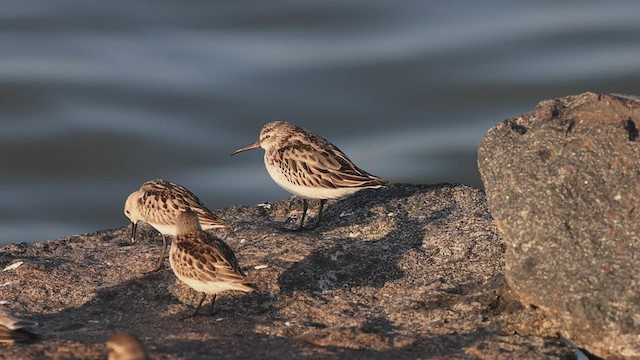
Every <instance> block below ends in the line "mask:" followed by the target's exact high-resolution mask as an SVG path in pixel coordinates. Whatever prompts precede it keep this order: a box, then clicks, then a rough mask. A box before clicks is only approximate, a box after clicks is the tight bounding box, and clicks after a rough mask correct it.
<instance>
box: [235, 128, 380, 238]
mask: <svg viewBox="0 0 640 360" xmlns="http://www.w3.org/2000/svg"><path fill="white" fill-rule="evenodd" d="M259 147H261V148H263V149H264V150H265V153H264V165H265V167H266V168H267V171H268V172H269V175H271V178H272V179H273V181H275V182H276V184H278V185H279V186H280V187H282V188H283V189H285V190H287V191H288V192H290V193H292V194H294V195H297V196H299V197H301V198H302V217H301V218H300V224H299V225H298V227H297V228H296V229H294V230H301V229H303V226H304V218H305V215H306V213H307V206H308V204H307V200H313V199H315V200H320V210H319V211H318V217H317V219H316V222H315V224H314V225H313V226H311V227H308V228H309V229H312V228H314V227H316V226H317V225H318V224H319V223H320V216H321V215H322V208H323V207H324V203H325V201H326V200H327V199H337V198H341V197H344V196H347V195H351V194H353V193H355V192H357V191H360V190H362V189H372V188H380V187H383V186H386V185H388V184H389V182H387V181H385V180H383V179H381V178H379V177H377V176H374V175H371V174H369V173H368V172H366V171H364V170H362V169H360V168H358V167H357V166H356V165H355V164H354V163H353V162H352V161H351V160H349V158H348V157H347V155H345V154H344V153H343V152H342V151H340V149H338V148H337V147H336V146H334V145H333V144H331V143H330V142H328V141H327V140H325V139H323V138H322V137H320V136H318V135H315V134H313V133H310V132H308V131H307V130H304V129H302V128H300V127H298V126H296V125H293V124H289V123H287V122H284V121H273V122H270V123H268V124H266V125H265V126H264V127H263V128H262V131H260V140H258V141H257V142H255V143H253V144H251V145H247V146H245V147H243V148H240V149H238V150H236V151H235V152H234V153H233V154H231V155H235V154H237V153H240V152H243V151H246V150H251V149H257V148H259Z"/></svg>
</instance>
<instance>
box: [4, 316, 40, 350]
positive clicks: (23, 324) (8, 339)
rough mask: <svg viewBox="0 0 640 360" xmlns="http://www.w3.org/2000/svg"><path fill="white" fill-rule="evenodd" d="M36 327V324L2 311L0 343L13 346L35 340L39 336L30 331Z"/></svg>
mask: <svg viewBox="0 0 640 360" xmlns="http://www.w3.org/2000/svg"><path fill="white" fill-rule="evenodd" d="M36 326H38V323H36V322H33V321H29V320H24V319H18V318H15V317H13V316H11V315H9V314H7V313H5V312H1V311H0V343H7V344H13V343H16V342H27V341H31V340H35V339H37V338H38V335H36V334H34V333H32V332H31V331H30V330H31V329H33V328H35V327H36Z"/></svg>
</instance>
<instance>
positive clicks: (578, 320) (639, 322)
mask: <svg viewBox="0 0 640 360" xmlns="http://www.w3.org/2000/svg"><path fill="white" fill-rule="evenodd" d="M638 126H640V101H637V100H633V99H632V98H621V97H616V96H609V95H598V94H594V93H584V94H581V95H576V96H569V97H565V98H561V99H556V100H547V101H543V102H541V103H540V104H539V105H538V107H537V108H536V109H535V110H533V111H532V112H530V113H527V114H525V115H521V116H518V117H515V118H513V119H509V120H506V121H504V122H502V123H500V124H498V125H496V126H495V127H493V128H492V129H491V130H489V132H488V133H487V134H486V136H485V137H484V139H483V140H482V143H481V144H480V147H479V151H478V162H479V168H480V173H481V175H482V180H483V182H484V185H485V188H486V191H487V198H488V202H489V207H490V209H491V213H492V215H493V217H494V218H495V222H496V224H497V225H498V228H499V229H500V231H501V233H502V234H503V235H504V238H505V243H506V244H507V251H506V271H505V272H506V279H507V281H508V283H509V285H510V286H511V288H512V289H513V290H514V291H515V292H516V293H517V295H518V296H519V298H520V299H521V300H522V302H523V303H524V304H535V305H536V306H539V307H540V308H542V309H544V310H545V311H546V312H547V313H548V314H549V315H550V317H551V318H552V319H553V320H555V321H557V323H558V324H559V325H560V326H561V327H562V328H563V331H562V332H563V334H564V335H565V336H566V337H567V338H569V339H571V340H572V341H573V342H575V343H576V344H578V345H580V346H583V347H585V348H586V349H588V350H589V351H591V352H593V353H595V354H596V355H599V356H604V357H611V358H617V357H628V358H640V207H639V205H640V139H639V138H638Z"/></svg>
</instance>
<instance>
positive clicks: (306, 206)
mask: <svg viewBox="0 0 640 360" xmlns="http://www.w3.org/2000/svg"><path fill="white" fill-rule="evenodd" d="M308 207H309V204H308V203H307V199H302V217H301V218H300V224H298V228H297V229H296V230H302V228H303V227H304V218H305V216H306V215H307V208H308Z"/></svg>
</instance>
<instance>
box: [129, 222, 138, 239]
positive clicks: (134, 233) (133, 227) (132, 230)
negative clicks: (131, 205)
mask: <svg viewBox="0 0 640 360" xmlns="http://www.w3.org/2000/svg"><path fill="white" fill-rule="evenodd" d="M137 227H138V223H137V222H131V242H136V228H137Z"/></svg>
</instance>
